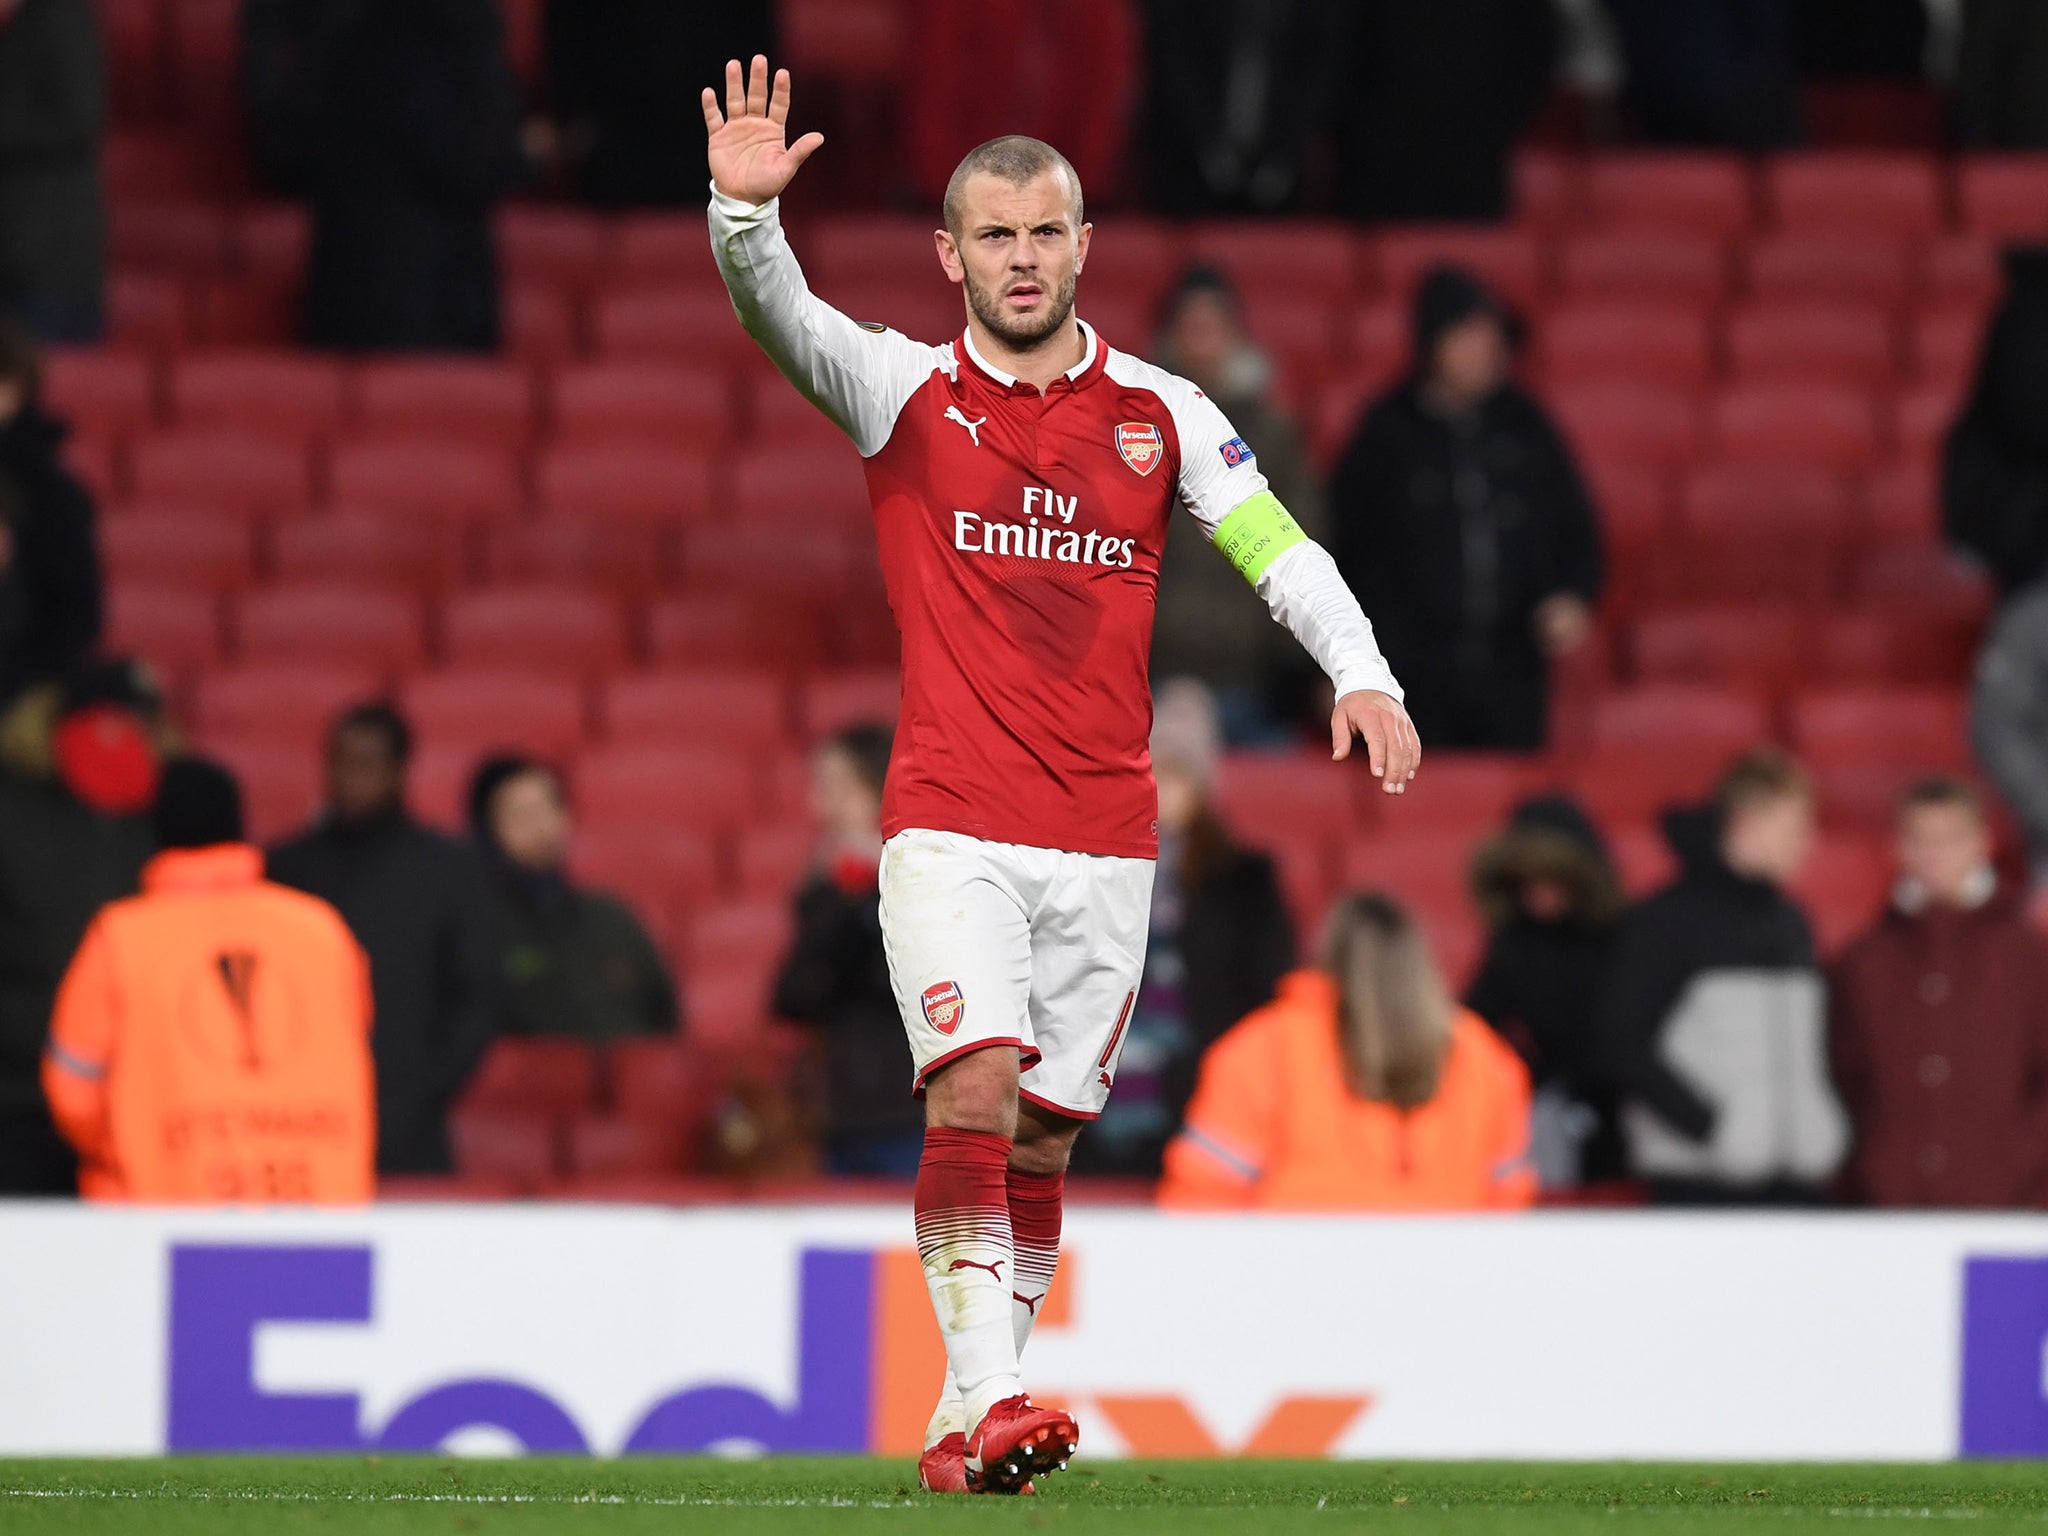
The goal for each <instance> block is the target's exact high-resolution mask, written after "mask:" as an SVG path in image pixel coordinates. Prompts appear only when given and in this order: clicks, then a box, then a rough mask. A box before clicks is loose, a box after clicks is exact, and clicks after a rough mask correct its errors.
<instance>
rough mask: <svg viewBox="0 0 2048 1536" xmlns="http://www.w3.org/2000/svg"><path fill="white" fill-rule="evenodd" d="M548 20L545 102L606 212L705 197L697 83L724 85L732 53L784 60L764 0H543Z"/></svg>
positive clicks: (585, 190) (583, 188)
mask: <svg viewBox="0 0 2048 1536" xmlns="http://www.w3.org/2000/svg"><path fill="white" fill-rule="evenodd" d="M545 27H546V37H547V74H548V92H549V96H550V106H551V109H552V112H553V115H554V119H555V122H556V126H557V130H558V132H559V134H560V138H561V142H562V147H563V150H564V152H565V154H566V157H567V159H568V161H569V163H570V166H571V169H572V171H573V173H574V175H575V180H576V189H577V191H578V192H579V193H580V194H581V195H582V197H583V198H584V199H585V200H586V201H588V202H592V203H597V204H599V205H601V206H604V207H610V208H626V207H683V206H688V207H690V208H693V209H694V208H696V207H698V206H699V205H700V204H702V202H703V201H704V167H703V164H702V163H701V162H702V161H703V159H704V113H703V111H702V110H701V109H700V108H699V107H698V105H697V91H698V89H699V88H700V87H702V86H706V85H717V86H719V87H720V89H721V90H723V82H724V80H725V63H726V60H728V59H751V58H752V57H753V56H754V55H755V54H757V53H758V54H764V55H766V56H767V57H768V58H771V59H773V58H777V57H779V56H780V55H779V54H778V52H777V50H776V46H775V7H774V6H773V4H771V3H770V0H719V3H718V4H716V5H702V4H698V5H691V4H687V3H683V0H548V8H547V15H546V20H545ZM685 86H687V87H688V88H687V89H685V88H683V87H685ZM706 270H707V271H709V270H710V269H709V268H708V267H707V268H706Z"/></svg>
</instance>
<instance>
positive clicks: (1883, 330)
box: [1728, 301, 1898, 389]
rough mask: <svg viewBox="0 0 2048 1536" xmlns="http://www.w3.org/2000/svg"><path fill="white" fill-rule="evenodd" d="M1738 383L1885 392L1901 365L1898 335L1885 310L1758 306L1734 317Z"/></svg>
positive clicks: (1732, 360) (1731, 334) (1731, 354)
mask: <svg viewBox="0 0 2048 1536" xmlns="http://www.w3.org/2000/svg"><path fill="white" fill-rule="evenodd" d="M1728 361H1729V364H1730V366H1731V368H1732V369H1733V371H1734V374H1735V377H1736V378H1737V379H1738V380H1745V381H1746V380H1762V381H1779V380H1788V381H1798V382H1802V383H1803V382H1806V381H1809V380H1811V381H1813V382H1817V383H1831V384H1846V385H1852V386H1855V387H1857V388H1861V389H1882V388H1885V387H1886V386H1888V385H1889V384H1890V383H1891V379H1892V375H1893V373H1894V372H1895V371H1896V369H1897V367H1898V337H1897V335H1896V334H1895V333H1894V331H1893V328H1892V321H1891V317H1890V316H1889V315H1888V314H1886V313H1885V312H1884V311H1883V310H1881V309H1874V308H1870V307H1867V306H1864V305H1854V304H1826V303H1820V302H1816V301H1806V302H1800V303H1793V302H1782V303H1758V304H1752V305H1747V306H1744V307H1743V308H1741V309H1738V310H1736V311H1735V312H1734V313H1733V314H1732V315H1730V316H1729V318H1728Z"/></svg>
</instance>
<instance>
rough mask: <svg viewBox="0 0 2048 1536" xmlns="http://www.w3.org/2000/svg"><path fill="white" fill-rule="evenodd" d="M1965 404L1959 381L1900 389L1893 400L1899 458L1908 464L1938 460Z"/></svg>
mask: <svg viewBox="0 0 2048 1536" xmlns="http://www.w3.org/2000/svg"><path fill="white" fill-rule="evenodd" d="M1966 404H1968V398H1967V395H1966V393H1965V391H1964V389H1963V388H1962V385H1961V382H1960V381H1952V382H1941V383H1932V384H1922V385H1920V386H1918V387H1917V388H1913V389H1906V390H1901V391H1900V392H1899V394H1898V395H1896V396H1895V397H1894V398H1893V400H1892V445H1893V448H1894V450H1895V451H1896V453H1897V455H1898V457H1899V458H1900V459H1901V460H1902V461H1904V462H1905V463H1907V464H1929V463H1933V462H1934V461H1935V460H1937V459H1939V458H1940V457H1941V453H1942V448H1943V445H1944V444H1946V443H1947V441H1948V434H1949V430H1950V429H1951V428H1952V427H1954V426H1955V424H1956V418H1957V417H1959V416H1961V415H1962V413H1963V407H1964V406H1965V405H1966Z"/></svg>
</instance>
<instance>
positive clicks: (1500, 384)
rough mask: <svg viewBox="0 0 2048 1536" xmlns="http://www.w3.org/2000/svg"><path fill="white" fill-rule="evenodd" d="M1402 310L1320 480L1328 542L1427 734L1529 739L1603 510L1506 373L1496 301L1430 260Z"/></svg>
mask: <svg viewBox="0 0 2048 1536" xmlns="http://www.w3.org/2000/svg"><path fill="white" fill-rule="evenodd" d="M1414 322H1415V355H1414V361H1413V363H1412V365H1411V368H1410V372H1409V374H1408V377H1407V378H1406V379H1405V380H1403V381H1402V383H1401V384H1399V385H1398V386H1397V387H1396V388H1395V389H1394V390H1393V391H1392V392H1391V393H1389V394H1387V395H1386V396H1385V397H1384V398H1382V399H1381V400H1379V401H1378V402H1377V403H1375V404H1374V405H1373V406H1372V407H1371V409H1369V410H1368V411H1367V412H1366V414H1365V419H1364V420H1363V421H1362V422H1361V423H1360V424H1359V427H1358V430H1357V432H1356V434H1355V435H1354V436H1353V437H1352V439H1351V443H1350V446H1349V447H1348V448H1346V449H1345V451H1344V456H1343V459H1342V461H1341V462H1340V463H1339V464H1338V466H1337V472H1336V475H1335V477H1334V478H1333V479H1332V481H1331V483H1330V497H1329V521H1330V529H1331V553H1332V554H1333V555H1334V556H1335V558H1336V561H1337V565H1338V567H1339V568H1340V569H1341V570H1342V571H1343V573H1344V576H1345V579H1346V580H1347V581H1349V583H1350V584H1351V589H1352V590H1353V591H1354V592H1356V593H1357V594H1358V597H1359V600H1360V602H1361V603H1363V604H1364V607H1365V611H1366V612H1367V613H1368V614H1370V615H1371V616H1372V622H1373V627H1374V629H1375V630H1376V631H1377V632H1378V635H1379V641H1380V648H1381V649H1382V650H1383V651H1385V652H1386V655H1387V660H1388V661H1389V662H1390V663H1391V664H1392V665H1393V668H1394V673H1395V675H1396V676H1397V677H1399V678H1400V679H1401V682H1402V685H1403V686H1404V687H1405V688H1406V689H1407V691H1408V699H1407V703H1408V712H1409V714H1410V715H1411V716H1413V717H1414V720H1415V727H1416V729H1417V731H1419V732H1420V733H1421V735H1422V739H1423V740H1424V741H1427V742H1431V743H1434V744H1435V745H1436V746H1437V747H1438V748H1444V747H1490V748H1510V749H1521V750H1533V749H1535V748H1538V747H1541V746H1542V745H1543V744H1544V740H1545V736H1546V732H1547V729H1548V718H1547V717H1548V706H1549V696H1550V687H1549V678H1550V663H1551V661H1552V659H1553V658H1555V657H1558V656H1562V655H1564V654H1566V653H1568V652H1570V651H1572V650H1575V649H1576V648H1578V647H1579V646H1580V645H1582V644H1584V643H1585V640H1586V637H1587V635H1588V633H1589V632H1590V629H1591V626H1592V614H1593V605H1594V603H1595V602H1596V601H1597V600H1598V599H1599V596H1600V585H1601V575H1602V561H1601V548H1600V530H1599V526H1598V522H1597V520H1596V519H1595V517H1594V514H1593V507H1592V504H1591V502H1590V501H1589V500H1588V498H1587V495H1586V488H1585V486H1584V484H1583V483H1582V482H1581V480H1580V478H1579V473H1578V470H1577V468H1576V467H1575V466H1574V464H1573V462H1572V456H1571V453H1570V450H1569V449H1567V448H1566V446H1565V443H1564V440H1563V439H1562V438H1561V437H1560V436H1559V435H1558V433H1557V429H1556V428H1555V427H1553V426H1552V425H1551V422H1550V418H1549V417H1548V416H1547V415H1546V414H1545V413H1544V411H1543V408H1542V407H1541V406H1539V405H1538V404H1537V403H1536V401H1535V400H1534V399H1532V398H1531V397H1530V396H1529V395H1528V394H1527V393H1525V392H1524V391H1523V390H1522V389H1521V388H1520V387H1519V386H1518V385H1516V384H1515V383H1514V382H1513V381H1512V379H1511V378H1510V377H1509V373H1508V364H1509V356H1510V345H1511V340H1512V337H1513V334H1514V330H1515V324H1514V320H1513V317H1512V316H1511V315H1510V314H1509V313H1508V312H1507V310H1506V309H1505V307H1504V306H1503V305H1502V304H1501V302H1500V301H1499V300H1498V299H1497V298H1495V297H1494V296H1493V295H1492V294H1491V293H1489V292H1488V291H1487V290H1486V289H1485V287H1484V286H1482V285H1481V284H1480V282H1479V281H1478V280H1477V279H1476V278H1474V277H1473V276H1472V275H1471V274H1469V273H1467V272H1464V271H1461V270H1459V269H1457V268H1455V267H1438V268H1436V269H1435V270H1434V271H1432V272H1430V273H1429V274H1428V275H1427V276H1426V277H1425V278H1424V279H1423V281H1422V284H1421V287H1420V288H1419V290H1418V291H1417V294H1416V298H1415V317H1414Z"/></svg>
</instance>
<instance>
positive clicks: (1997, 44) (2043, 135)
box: [1955, 0, 2048, 149]
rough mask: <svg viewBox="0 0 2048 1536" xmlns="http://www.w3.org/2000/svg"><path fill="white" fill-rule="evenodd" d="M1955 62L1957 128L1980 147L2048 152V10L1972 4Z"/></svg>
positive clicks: (1990, 1) (2023, 0)
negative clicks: (2046, 86) (2044, 85)
mask: <svg viewBox="0 0 2048 1536" xmlns="http://www.w3.org/2000/svg"><path fill="white" fill-rule="evenodd" d="M1962 10H1963V37H1962V48H1961V54H1960V57H1959V58H1958V59H1957V60H1956V81H1955V124H1956V132H1957V134H1958V136H1959V137H1960V138H1961V139H1962V141H1963V142H1964V143H1965V144H1968V145H1970V146H1972V147H1973V148H1977V149H2048V92H2044V91H2043V90H2042V89H2041V82H2042V80H2043V78H2044V77H2048V7H2043V6H2041V5H2039V4H2037V3H2035V0H1968V3H1967V4H1965V5H1964V6H1963V8H1962Z"/></svg>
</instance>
